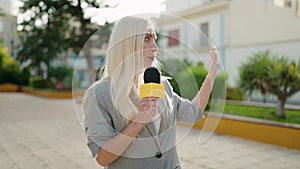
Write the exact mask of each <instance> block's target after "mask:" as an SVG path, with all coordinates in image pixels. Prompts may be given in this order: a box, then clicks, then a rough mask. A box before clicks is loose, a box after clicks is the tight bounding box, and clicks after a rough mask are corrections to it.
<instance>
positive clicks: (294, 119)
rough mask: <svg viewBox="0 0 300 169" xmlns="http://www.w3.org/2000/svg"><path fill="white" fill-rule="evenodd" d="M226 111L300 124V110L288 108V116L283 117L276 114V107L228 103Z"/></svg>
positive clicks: (227, 112)
mask: <svg viewBox="0 0 300 169" xmlns="http://www.w3.org/2000/svg"><path fill="white" fill-rule="evenodd" d="M224 113H226V114H233V115H239V116H244V117H251V118H258V119H266V120H272V121H278V122H284V123H294V124H300V111H299V110H286V118H285V119H283V118H279V117H277V116H276V108H274V107H260V106H245V105H234V104H226V105H225V109H224Z"/></svg>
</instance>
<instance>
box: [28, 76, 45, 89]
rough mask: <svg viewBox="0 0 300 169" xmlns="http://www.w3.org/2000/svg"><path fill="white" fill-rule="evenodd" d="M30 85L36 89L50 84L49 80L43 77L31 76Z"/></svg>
mask: <svg viewBox="0 0 300 169" xmlns="http://www.w3.org/2000/svg"><path fill="white" fill-rule="evenodd" d="M29 85H30V86H31V87H33V88H35V89H43V88H47V87H48V86H49V85H48V82H47V80H46V79H44V78H43V77H31V78H30V79H29Z"/></svg>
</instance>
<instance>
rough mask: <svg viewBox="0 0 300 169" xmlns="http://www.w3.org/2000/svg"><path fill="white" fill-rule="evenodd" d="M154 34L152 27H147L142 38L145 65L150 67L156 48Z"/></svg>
mask: <svg viewBox="0 0 300 169" xmlns="http://www.w3.org/2000/svg"><path fill="white" fill-rule="evenodd" d="M155 40H156V34H155V32H154V31H153V30H152V29H148V31H147V33H146V35H145V39H144V51H143V53H144V63H145V67H150V66H151V64H152V62H153V61H154V57H155V53H156V52H157V50H158V47H157V45H156V42H155Z"/></svg>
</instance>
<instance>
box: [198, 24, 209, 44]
mask: <svg viewBox="0 0 300 169" xmlns="http://www.w3.org/2000/svg"><path fill="white" fill-rule="evenodd" d="M200 30H201V35H200V46H201V47H207V46H209V41H208V37H209V36H208V33H209V32H208V30H209V24H208V22H205V23H202V24H200Z"/></svg>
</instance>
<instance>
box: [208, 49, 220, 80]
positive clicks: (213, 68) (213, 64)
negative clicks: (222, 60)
mask: <svg viewBox="0 0 300 169" xmlns="http://www.w3.org/2000/svg"><path fill="white" fill-rule="evenodd" d="M209 55H210V60H209V63H210V69H209V71H208V75H209V77H210V79H212V80H214V79H215V78H216V76H217V71H218V56H219V54H218V52H217V48H216V47H215V46H213V47H212V49H211V51H210V52H209Z"/></svg>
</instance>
